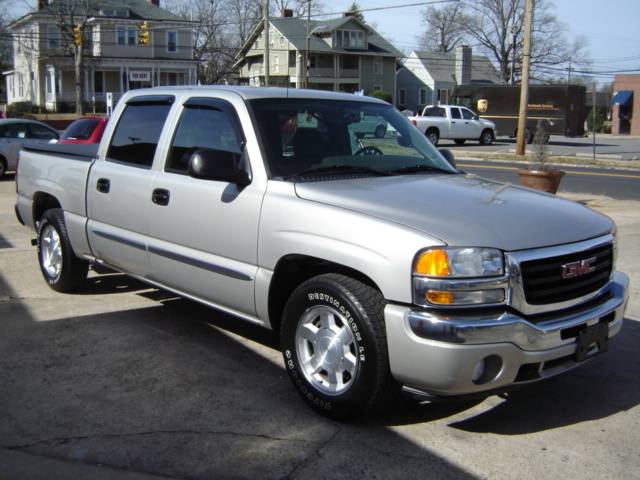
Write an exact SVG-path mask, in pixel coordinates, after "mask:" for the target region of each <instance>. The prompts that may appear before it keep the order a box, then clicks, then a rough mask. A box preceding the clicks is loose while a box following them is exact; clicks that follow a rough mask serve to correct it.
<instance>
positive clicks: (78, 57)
mask: <svg viewBox="0 0 640 480" xmlns="http://www.w3.org/2000/svg"><path fill="white" fill-rule="evenodd" d="M90 9H91V0H58V1H53V2H51V3H49V4H47V6H46V7H45V9H44V11H45V12H47V13H48V14H49V15H51V17H53V20H54V22H55V25H56V26H57V28H58V30H59V31H60V37H59V40H60V45H59V47H60V49H61V53H62V55H63V56H71V57H72V58H73V69H74V83H75V93H76V95H75V97H76V113H77V114H78V115H82V114H83V113H84V104H83V98H84V87H83V82H82V72H83V71H84V63H85V62H84V61H85V53H87V50H88V40H89V38H90V37H91V36H90V35H89V32H88V31H87V30H88V28H87V22H88V20H89V18H90V16H91V15H90ZM76 28H79V29H80V32H81V35H82V41H81V42H80V45H77V44H76V43H75V42H74V29H76Z"/></svg>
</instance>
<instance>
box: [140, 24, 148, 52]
mask: <svg viewBox="0 0 640 480" xmlns="http://www.w3.org/2000/svg"><path fill="white" fill-rule="evenodd" d="M138 43H139V44H140V45H145V46H146V45H149V22H147V21H146V20H145V21H144V22H142V24H141V25H140V30H139V31H138Z"/></svg>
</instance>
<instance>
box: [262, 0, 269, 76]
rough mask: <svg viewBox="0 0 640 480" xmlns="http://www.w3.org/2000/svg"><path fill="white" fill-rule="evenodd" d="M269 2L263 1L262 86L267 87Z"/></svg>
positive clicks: (267, 0)
mask: <svg viewBox="0 0 640 480" xmlns="http://www.w3.org/2000/svg"><path fill="white" fill-rule="evenodd" d="M269 41H270V38H269V0H264V62H263V64H264V86H265V87H268V86H269V73H270V72H269V71H270V67H269Z"/></svg>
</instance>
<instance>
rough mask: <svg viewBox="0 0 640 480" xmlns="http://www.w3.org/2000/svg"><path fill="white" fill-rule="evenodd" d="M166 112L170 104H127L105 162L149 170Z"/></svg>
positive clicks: (150, 102) (164, 102)
mask: <svg viewBox="0 0 640 480" xmlns="http://www.w3.org/2000/svg"><path fill="white" fill-rule="evenodd" d="M169 110H171V103H169V102H166V101H163V102H160V101H159V102H158V103H153V102H152V101H149V102H146V103H131V104H128V105H127V106H126V107H125V109H124V111H123V112H122V115H121V116H120V119H119V121H118V125H117V126H116V129H115V131H114V132H113V137H112V138H111V145H109V151H108V152H107V160H109V161H112V162H121V163H125V164H128V165H131V166H135V167H142V168H151V165H152V164H153V157H154V156H155V153H156V147H157V146H158V140H159V139H160V134H161V133H162V128H163V127H164V123H165V121H166V119H167V116H168V115H169Z"/></svg>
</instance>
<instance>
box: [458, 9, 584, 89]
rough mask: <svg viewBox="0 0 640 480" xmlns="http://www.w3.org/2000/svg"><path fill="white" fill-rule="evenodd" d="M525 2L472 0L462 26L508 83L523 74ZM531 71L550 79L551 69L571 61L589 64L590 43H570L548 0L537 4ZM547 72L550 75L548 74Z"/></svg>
mask: <svg viewBox="0 0 640 480" xmlns="http://www.w3.org/2000/svg"><path fill="white" fill-rule="evenodd" d="M524 4H525V2H524V0H468V1H467V2H466V3H465V10H466V13H467V15H465V17H464V18H465V21H464V23H463V24H462V26H463V27H464V29H465V32H466V34H467V35H468V37H469V39H471V40H473V41H474V42H475V43H476V44H477V45H478V46H479V47H480V49H481V50H483V51H485V52H486V53H487V54H489V55H490V56H491V57H493V59H494V60H495V62H496V63H497V64H498V69H499V72H500V76H501V77H502V79H503V80H504V81H508V80H509V79H510V78H511V75H512V73H511V66H512V62H513V58H514V57H515V58H516V61H515V65H513V67H514V68H513V70H514V73H515V75H516V76H518V75H519V73H520V59H521V58H522V47H523V40H524ZM534 11H535V14H534V25H533V49H532V52H531V69H532V76H533V77H534V78H542V77H544V76H545V75H548V72H549V70H550V69H551V68H559V67H564V66H565V64H567V63H568V62H569V61H572V62H574V63H576V64H584V63H585V62H586V58H587V54H586V40H585V39H584V38H578V39H576V40H574V41H573V42H569V41H567V38H566V35H565V32H566V30H567V28H566V26H565V25H564V24H563V23H562V22H560V21H559V20H558V18H557V17H556V16H555V15H554V14H553V12H552V11H551V3H549V1H547V0H535V10H534ZM545 72H547V73H545Z"/></svg>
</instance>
